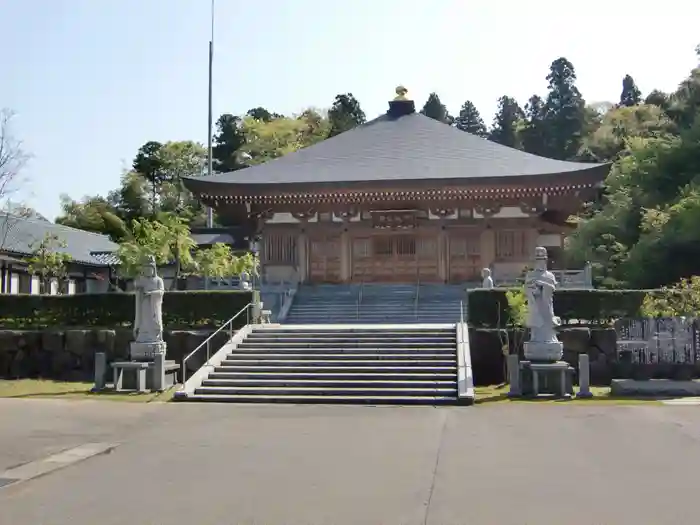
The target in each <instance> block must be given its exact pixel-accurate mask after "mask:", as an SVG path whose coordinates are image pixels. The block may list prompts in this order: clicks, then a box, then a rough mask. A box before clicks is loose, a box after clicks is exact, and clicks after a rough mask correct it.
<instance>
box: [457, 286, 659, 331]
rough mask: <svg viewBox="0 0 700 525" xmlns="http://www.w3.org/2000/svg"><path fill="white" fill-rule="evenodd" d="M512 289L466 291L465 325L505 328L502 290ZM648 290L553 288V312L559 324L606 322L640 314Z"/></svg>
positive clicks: (504, 306)
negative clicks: (467, 320)
mask: <svg viewBox="0 0 700 525" xmlns="http://www.w3.org/2000/svg"><path fill="white" fill-rule="evenodd" d="M510 290H515V288H493V289H491V290H481V289H478V290H471V291H469V292H468V293H467V305H468V310H467V312H468V317H469V324H470V325H472V326H475V327H486V328H497V327H498V325H499V322H498V320H499V313H500V320H501V321H500V326H501V327H505V326H507V325H508V323H509V322H510V316H509V315H508V301H507V300H506V292H508V291H510ZM649 292H650V290H574V289H571V290H566V289H563V290H556V291H555V292H554V313H555V314H556V315H558V316H559V317H560V318H561V320H562V323H569V322H571V321H578V322H581V323H582V324H591V325H601V324H608V323H610V322H611V321H613V320H614V319H620V318H624V317H641V313H640V308H641V306H642V302H643V301H644V297H645V296H646V295H647V293H649Z"/></svg>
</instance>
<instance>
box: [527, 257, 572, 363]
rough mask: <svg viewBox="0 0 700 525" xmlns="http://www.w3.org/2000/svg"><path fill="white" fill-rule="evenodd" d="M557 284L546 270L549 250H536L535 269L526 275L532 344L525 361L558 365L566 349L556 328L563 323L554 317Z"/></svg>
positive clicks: (528, 323)
mask: <svg viewBox="0 0 700 525" xmlns="http://www.w3.org/2000/svg"><path fill="white" fill-rule="evenodd" d="M556 287H557V280H556V278H555V277H554V274H553V273H552V272H550V271H549V270H548V269H547V250H546V249H545V248H542V247H541V246H538V247H537V248H535V268H534V269H533V270H530V271H529V272H527V274H526V275H525V294H526V296H527V310H528V316H527V326H528V328H530V340H529V341H528V342H526V343H525V358H526V359H530V360H532V361H558V360H559V359H561V357H562V353H563V345H562V343H561V342H559V340H558V339H557V334H556V330H555V328H556V327H557V326H559V325H560V324H561V320H560V319H559V318H558V317H557V316H555V315H554V290H555V289H556Z"/></svg>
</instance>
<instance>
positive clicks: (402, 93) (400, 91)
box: [394, 86, 408, 100]
mask: <svg viewBox="0 0 700 525" xmlns="http://www.w3.org/2000/svg"><path fill="white" fill-rule="evenodd" d="M407 93H408V89H406V88H405V87H403V86H397V87H396V97H394V100H408V98H407V97H406V94H407Z"/></svg>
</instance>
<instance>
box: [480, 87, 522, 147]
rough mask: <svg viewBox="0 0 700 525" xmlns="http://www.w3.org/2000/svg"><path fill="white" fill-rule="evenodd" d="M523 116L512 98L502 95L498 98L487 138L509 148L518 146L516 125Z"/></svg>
mask: <svg viewBox="0 0 700 525" xmlns="http://www.w3.org/2000/svg"><path fill="white" fill-rule="evenodd" d="M524 117H525V114H524V113H523V110H522V108H521V107H520V105H519V104H518V102H517V101H516V100H515V99H514V98H511V97H508V96H502V97H501V98H499V99H498V109H497V111H496V116H495V117H494V119H493V125H492V126H491V131H490V132H489V140H492V141H493V142H497V143H498V144H503V145H504V146H509V147H511V148H519V147H520V139H519V136H518V125H519V123H520V121H522V120H523V118H524Z"/></svg>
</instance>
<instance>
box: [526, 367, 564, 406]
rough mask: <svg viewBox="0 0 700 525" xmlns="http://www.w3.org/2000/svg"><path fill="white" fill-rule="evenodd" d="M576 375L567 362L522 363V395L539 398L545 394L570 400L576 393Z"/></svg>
mask: <svg viewBox="0 0 700 525" xmlns="http://www.w3.org/2000/svg"><path fill="white" fill-rule="evenodd" d="M574 373H575V370H574V367H572V366H571V365H569V363H567V362H566V361H557V362H555V363H551V362H550V363H542V362H533V361H521V362H520V381H521V385H520V388H521V395H522V396H526V397H537V396H540V395H543V394H544V395H550V396H555V397H559V398H565V399H567V398H570V397H571V396H572V395H573V393H574V380H573V378H574Z"/></svg>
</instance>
